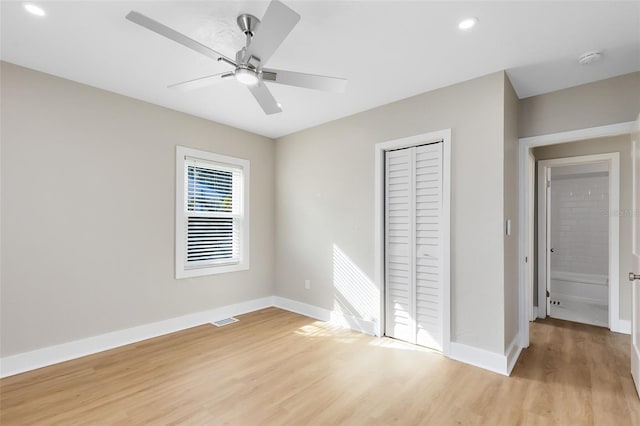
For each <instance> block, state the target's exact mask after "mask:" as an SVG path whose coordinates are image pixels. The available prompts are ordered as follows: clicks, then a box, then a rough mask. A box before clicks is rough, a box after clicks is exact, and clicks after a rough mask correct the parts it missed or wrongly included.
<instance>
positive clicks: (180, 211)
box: [175, 145, 251, 279]
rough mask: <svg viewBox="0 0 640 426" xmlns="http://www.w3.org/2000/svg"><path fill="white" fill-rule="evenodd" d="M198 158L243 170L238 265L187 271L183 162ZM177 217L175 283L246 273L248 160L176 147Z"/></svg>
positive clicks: (247, 257)
mask: <svg viewBox="0 0 640 426" xmlns="http://www.w3.org/2000/svg"><path fill="white" fill-rule="evenodd" d="M186 157H191V158H197V159H202V160H207V161H211V162H215V163H220V164H222V165H224V164H227V165H233V166H236V168H238V167H239V168H240V169H242V184H241V185H242V188H241V190H242V196H243V197H242V202H241V205H240V217H241V218H242V219H241V220H240V238H241V240H240V262H234V263H231V264H220V265H210V266H206V267H200V268H187V267H186V265H185V244H183V243H184V241H185V239H186V236H185V233H186V230H185V211H186V209H185V206H184V198H185V185H186V182H185V178H184V170H185V158H186ZM175 172H176V206H175V207H176V213H175V215H176V216H175V219H176V223H175V231H176V239H175V277H176V279H182V278H191V277H200V276H204V275H214V274H223V273H226V272H235V271H244V270H247V269H249V266H250V259H249V254H250V252H251V250H250V242H251V238H250V214H249V212H250V206H249V199H250V197H249V194H250V187H249V186H250V182H251V164H250V162H249V160H245V159H242V158H236V157H229V156H227V155H221V154H215V153H212V152H208V151H201V150H198V149H193V148H187V147H184V146H180V145H176V169H175Z"/></svg>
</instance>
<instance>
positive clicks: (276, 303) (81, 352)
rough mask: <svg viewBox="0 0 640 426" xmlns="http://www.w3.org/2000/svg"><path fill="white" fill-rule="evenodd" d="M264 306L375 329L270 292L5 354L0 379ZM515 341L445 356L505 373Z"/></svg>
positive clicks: (454, 347)
mask: <svg viewBox="0 0 640 426" xmlns="http://www.w3.org/2000/svg"><path fill="white" fill-rule="evenodd" d="M269 307H277V308H280V309H284V310H287V311H290V312H294V313H297V314H300V315H304V316H307V317H310V318H313V319H317V320H319V321H325V322H329V323H331V324H334V325H336V326H339V327H343V328H348V329H351V330H354V331H357V332H361V333H365V334H369V335H375V334H376V331H377V325H376V323H375V322H374V321H367V320H363V319H360V318H355V317H353V316H350V315H344V314H343V313H340V312H336V311H330V310H329V309H325V308H321V307H318V306H314V305H310V304H307V303H303V302H298V301H296V300H291V299H287V298H285V297H280V296H269V297H263V298H261V299H253V300H249V301H246V302H240V303H237V304H234V305H229V306H222V307H219V308H214V309H210V310H208V311H202V312H196V313H193V314H188V315H183V316H180V317H176V318H171V319H168V320H163V321H158V322H153V323H150V324H144V325H140V326H137V327H131V328H127V329H124V330H118V331H113V332H110V333H105V334H101V335H98V336H92V337H88V338H85V339H79V340H74V341H72V342H68V343H62V344H59V345H54V346H49V347H46V348H42V349H36V350H33V351H30V352H23V353H19V354H16V355H11V356H7V357H4V358H1V359H0V378H3V377H8V376H13V375H15V374H20V373H24V372H26V371H31V370H35V369H38V368H42V367H47V366H49V365H54V364H58V363H61V362H65V361H69V360H72V359H76V358H80V357H83V356H87V355H91V354H95V353H98V352H103V351H106V350H109V349H114V348H118V347H121V346H124V345H129V344H132V343H137V342H140V341H143V340H147V339H151V338H154V337H158V336H162V335H165V334H169V333H175V332H177V331H181V330H185V329H187V328H191V327H197V326H199V325H204V324H209V323H212V322H214V321H219V320H221V319H224V318H229V317H233V316H237V315H242V314H246V313H249V312H254V311H258V310H260V309H265V308H269ZM518 341H519V338H518V337H516V338H515V339H514V340H513V342H511V344H510V345H509V349H508V350H507V352H506V355H500V354H496V353H494V352H489V351H485V350H483V349H478V348H474V347H471V346H467V345H463V344H461V343H455V342H451V345H450V348H451V351H450V354H449V355H448V356H449V357H450V358H452V359H455V360H458V361H462V362H465V363H467V364H470V365H474V366H477V367H480V368H484V369H487V370H491V371H495V372H497V373H500V374H504V375H509V374H510V373H511V369H512V368H513V365H515V362H516V360H517V358H518V355H519V354H520V350H521V349H522V347H521V346H519V345H518V346H516V344H517V342H518Z"/></svg>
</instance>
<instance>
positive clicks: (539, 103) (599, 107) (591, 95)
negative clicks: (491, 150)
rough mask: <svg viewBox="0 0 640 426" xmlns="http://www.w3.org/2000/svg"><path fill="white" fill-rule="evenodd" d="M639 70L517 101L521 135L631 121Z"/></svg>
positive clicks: (638, 108)
mask: <svg viewBox="0 0 640 426" xmlns="http://www.w3.org/2000/svg"><path fill="white" fill-rule="evenodd" d="M639 112H640V72H635V73H631V74H626V75H622V76H619V77H614V78H609V79H607V80H602V81H598V82H595V83H589V84H584V85H581V86H576V87H571V88H568V89H564V90H559V91H557V92H552V93H546V94H544V95H539V96H532V97H530V98H526V99H522V100H520V116H519V123H518V133H519V135H520V137H528V136H538V135H545V134H549V133H557V132H563V131H567V130H576V129H585V128H589V127H596V126H602V125H606V124H615V123H623V122H627V121H634V120H635V119H636V117H637V116H638V113H639Z"/></svg>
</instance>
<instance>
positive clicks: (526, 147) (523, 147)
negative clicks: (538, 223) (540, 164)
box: [518, 121, 634, 348]
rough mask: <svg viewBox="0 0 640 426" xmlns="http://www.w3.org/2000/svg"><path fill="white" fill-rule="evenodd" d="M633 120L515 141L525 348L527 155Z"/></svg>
mask: <svg viewBox="0 0 640 426" xmlns="http://www.w3.org/2000/svg"><path fill="white" fill-rule="evenodd" d="M633 125H634V122H633V121H627V122H624V123H616V124H608V125H605V126H598V127H590V128H586V129H579V130H570V131H567V132H558V133H549V134H545V135H540V136H531V137H525V138H520V139H519V142H518V189H519V193H520V196H519V209H518V210H519V213H518V216H519V219H520V220H519V226H518V236H519V237H518V239H519V241H520V244H519V255H520V256H519V258H520V262H519V268H518V269H519V279H518V281H519V285H518V288H519V295H520V300H519V312H520V315H519V319H520V321H519V322H520V323H519V324H518V326H519V327H518V328H519V329H520V339H521V340H520V345H521V346H522V347H524V348H527V347H529V318H528V315H527V312H528V311H529V308H528V306H529V305H530V304H531V303H532V302H531V301H532V299H533V294H529V292H528V291H527V279H526V271H527V267H526V266H527V265H526V260H528V261H531V260H532V259H533V257H534V256H535V253H530V252H529V235H530V233H531V232H530V229H531V228H532V227H533V226H534V224H533V223H532V222H531V221H530V220H529V214H527V213H528V212H529V209H532V208H533V206H531V205H530V201H529V198H530V197H529V185H528V176H529V175H530V171H529V163H528V161H527V159H528V155H529V153H530V152H531V149H532V148H535V147H538V146H546V145H556V144H561V143H566V142H578V141H581V140H586V139H594V138H600V137H609V136H617V135H622V134H629V133H630V131H631V129H632V128H633Z"/></svg>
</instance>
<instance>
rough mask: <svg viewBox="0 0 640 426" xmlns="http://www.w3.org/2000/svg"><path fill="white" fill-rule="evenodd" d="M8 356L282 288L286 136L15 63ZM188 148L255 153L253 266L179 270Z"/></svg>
mask: <svg viewBox="0 0 640 426" xmlns="http://www.w3.org/2000/svg"><path fill="white" fill-rule="evenodd" d="M1 84H2V85H1V90H2V112H1V114H2V115H1V120H2V129H1V134H0V136H1V142H2V146H1V151H2V155H1V160H2V164H1V167H2V170H1V183H2V211H1V214H2V228H1V230H2V237H1V243H2V258H1V260H2V261H1V263H2V275H1V279H2V286H1V291H2V293H1V306H0V307H1V311H2V314H1V322H2V324H1V326H2V328H1V334H2V337H1V355H2V356H7V355H12V354H16V353H20V352H24V351H29V350H33V349H37V348H41V347H46V346H49V345H54V344H58V343H63V342H67V341H71V340H74V339H79V338H84V337H88V336H93V335H97V334H101V333H105V332H110V331H114V330H118V329H123V328H127V327H132V326H135V325H140V324H145V323H149V322H153V321H158V320H163V319H168V318H171V317H175V316H180V315H183V314H188V313H193V312H197V311H202V310H207V309H211V308H214V307H218V306H223V305H228V304H232V303H236V302H241V301H245V300H249V299H253V298H258V297H264V296H270V295H272V294H273V291H274V265H275V257H274V239H275V235H274V233H275V231H274V229H275V219H274V214H275V206H274V186H275V183H274V163H275V157H274V154H275V144H274V142H273V141H272V140H270V139H267V138H264V137H261V136H257V135H254V134H250V133H247V132H244V131H240V130H236V129H233V128H230V127H226V126H223V125H219V124H215V123H212V122H209V121H206V120H202V119H199V118H195V117H192V116H189V115H186V114H182V113H178V112H175V111H171V110H168V109H165V108H161V107H158V106H154V105H150V104H147V103H144V102H140V101H136V100H133V99H130V98H126V97H123V96H120V95H116V94H113V93H109V92H105V91H102V90H98V89H95V88H92V87H88V86H84V85H81V84H77V83H74V82H71V81H68V80H63V79H60V78H56V77H53V76H50V75H46V74H42V73H39V72H36V71H32V70H28V69H25V68H21V67H18V66H15V65H11V64H8V63H2V64H1ZM176 144H180V145H185V146H189V147H192V148H197V149H202V150H207V151H212V152H216V153H220V154H225V155H232V156H237V157H241V158H246V159H249V160H250V161H251V201H250V204H251V269H250V270H249V271H243V272H236V273H230V274H223V275H218V276H208V277H201V278H193V279H184V280H175V279H174V211H175V171H174V168H175V146H176Z"/></svg>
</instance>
